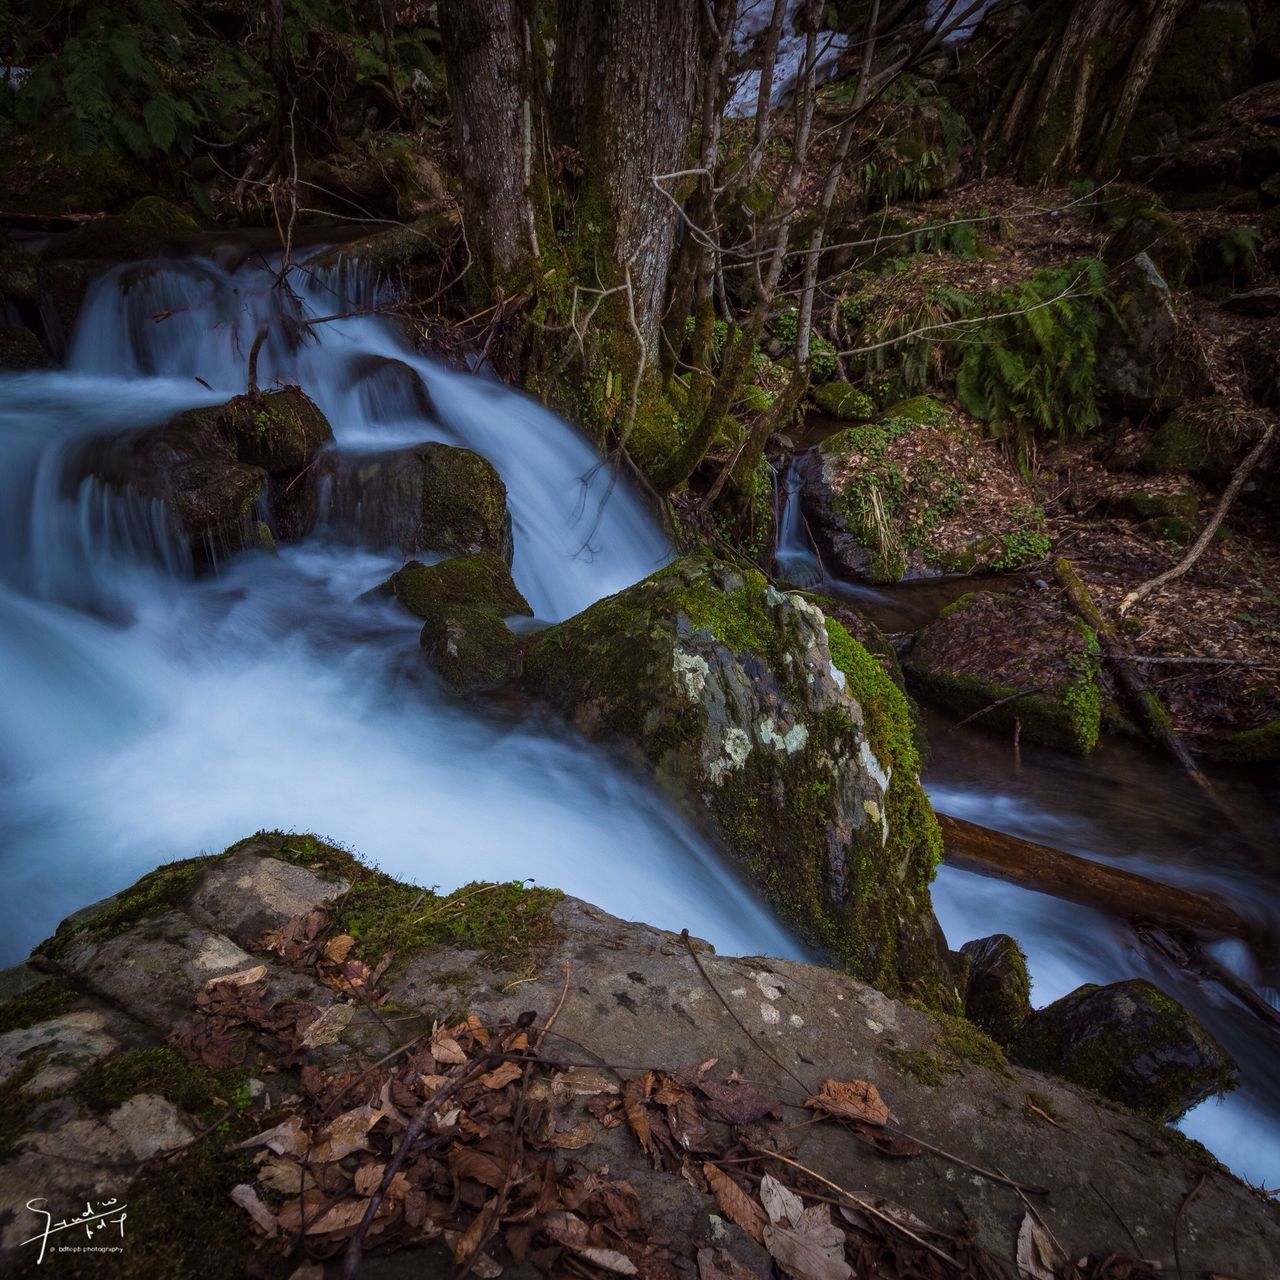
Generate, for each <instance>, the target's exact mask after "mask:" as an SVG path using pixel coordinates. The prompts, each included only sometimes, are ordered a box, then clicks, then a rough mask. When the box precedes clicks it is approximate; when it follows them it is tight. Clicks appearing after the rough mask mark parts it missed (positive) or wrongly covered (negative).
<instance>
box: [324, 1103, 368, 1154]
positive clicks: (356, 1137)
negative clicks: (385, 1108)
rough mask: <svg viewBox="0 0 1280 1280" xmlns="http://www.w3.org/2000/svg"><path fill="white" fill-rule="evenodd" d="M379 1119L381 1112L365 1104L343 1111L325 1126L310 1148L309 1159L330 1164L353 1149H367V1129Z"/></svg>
mask: <svg viewBox="0 0 1280 1280" xmlns="http://www.w3.org/2000/svg"><path fill="white" fill-rule="evenodd" d="M381 1119H382V1112H381V1111H380V1110H379V1109H378V1108H377V1107H374V1106H370V1105H367V1104H366V1105H365V1106H363V1107H356V1108H354V1110H351V1111H344V1112H343V1113H342V1115H340V1116H338V1117H336V1118H335V1119H334V1120H331V1121H330V1122H329V1124H328V1125H327V1126H326V1127H325V1129H324V1130H323V1132H322V1135H321V1137H320V1140H319V1141H318V1142H317V1143H316V1145H315V1146H314V1147H313V1148H312V1149H311V1159H312V1160H313V1161H314V1162H315V1163H316V1164H331V1163H332V1162H333V1161H334V1160H341V1159H342V1157H343V1156H349V1155H350V1154H351V1153H352V1152H353V1151H366V1150H368V1146H369V1142H368V1136H369V1130H370V1129H372V1128H373V1126H374V1125H375V1124H377V1123H378V1121H379V1120H381Z"/></svg>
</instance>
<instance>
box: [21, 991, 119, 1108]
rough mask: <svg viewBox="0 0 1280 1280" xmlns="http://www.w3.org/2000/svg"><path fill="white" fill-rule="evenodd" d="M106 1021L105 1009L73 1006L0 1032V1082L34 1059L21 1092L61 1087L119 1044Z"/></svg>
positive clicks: (42, 1090) (30, 1092)
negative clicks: (53, 1014)
mask: <svg viewBox="0 0 1280 1280" xmlns="http://www.w3.org/2000/svg"><path fill="white" fill-rule="evenodd" d="M108 1020H109V1019H108V1015H107V1013H106V1011H105V1010H98V1009H73V1010H71V1011H70V1012H68V1013H63V1014H60V1015H59V1016H58V1017H56V1018H50V1019H48V1020H47V1021H44V1022H38V1023H36V1024H35V1025H33V1026H29V1027H19V1028H16V1029H15V1030H13V1031H8V1032H6V1033H5V1034H4V1035H0V1084H3V1083H4V1082H5V1081H8V1080H9V1079H11V1078H12V1077H13V1076H14V1075H15V1074H16V1073H17V1072H19V1071H20V1070H21V1069H22V1066H23V1063H24V1060H25V1061H31V1060H32V1059H33V1058H37V1059H38V1063H39V1066H38V1069H37V1070H36V1072H35V1074H34V1075H30V1076H29V1077H28V1078H26V1079H24V1080H23V1082H22V1084H21V1090H22V1092H24V1093H27V1094H33V1095H34V1094H39V1093H44V1092H45V1091H47V1090H50V1089H65V1088H66V1087H67V1086H68V1085H69V1084H71V1083H72V1081H74V1080H75V1079H76V1077H77V1076H78V1075H79V1074H80V1072H81V1071H82V1070H83V1069H84V1068H85V1067H86V1066H88V1065H90V1064H91V1063H94V1062H97V1061H98V1060H99V1059H100V1058H104V1057H106V1055H107V1054H109V1053H110V1052H112V1050H114V1049H116V1048H117V1047H118V1046H119V1043H120V1042H119V1040H117V1039H116V1037H115V1036H114V1035H112V1034H111V1031H110V1030H109V1028H108Z"/></svg>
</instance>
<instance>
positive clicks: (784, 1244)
mask: <svg viewBox="0 0 1280 1280" xmlns="http://www.w3.org/2000/svg"><path fill="white" fill-rule="evenodd" d="M760 1199H761V1200H762V1201H764V1207H765V1212H766V1213H767V1214H768V1215H769V1225H768V1226H766V1227H765V1229H764V1247H765V1248H766V1249H768V1250H769V1253H770V1256H771V1257H772V1258H773V1260H774V1261H775V1262H776V1263H777V1264H778V1266H780V1267H781V1268H782V1269H783V1271H785V1272H786V1273H787V1275H789V1276H791V1277H792V1278H793V1280H853V1269H852V1268H851V1267H850V1266H849V1264H848V1263H847V1262H846V1261H845V1258H844V1242H845V1234H844V1232H843V1231H842V1230H841V1229H840V1228H839V1227H837V1226H836V1225H835V1223H834V1222H832V1221H831V1213H830V1211H829V1210H828V1208H827V1206H826V1205H824V1204H815V1205H810V1207H809V1208H808V1209H806V1208H805V1207H804V1201H802V1200H801V1199H800V1197H799V1196H798V1195H796V1193H795V1192H794V1191H792V1190H791V1188H790V1187H784V1186H783V1185H782V1183H781V1182H779V1181H778V1180H777V1178H775V1177H774V1176H773V1175H772V1174H771V1173H766V1174H765V1175H764V1178H763V1180H762V1181H761V1183H760Z"/></svg>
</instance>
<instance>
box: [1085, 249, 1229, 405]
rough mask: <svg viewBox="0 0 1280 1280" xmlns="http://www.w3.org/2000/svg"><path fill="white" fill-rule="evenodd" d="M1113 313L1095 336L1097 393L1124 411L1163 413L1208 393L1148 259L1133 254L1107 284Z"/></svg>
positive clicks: (1200, 364) (1199, 363)
mask: <svg viewBox="0 0 1280 1280" xmlns="http://www.w3.org/2000/svg"><path fill="white" fill-rule="evenodd" d="M1112 296H1113V298H1114V299H1115V313H1114V315H1113V316H1112V317H1111V319H1110V320H1109V322H1108V324H1107V325H1106V326H1105V328H1104V331H1103V333H1102V334H1101V335H1100V338H1099V344H1098V350H1099V359H1098V367H1097V376H1098V385H1099V388H1100V389H1101V391H1102V392H1103V393H1104V394H1105V395H1106V396H1107V397H1108V398H1109V399H1111V400H1112V401H1113V402H1115V403H1116V404H1118V405H1120V406H1121V407H1123V408H1128V409H1133V410H1135V411H1146V410H1149V409H1168V408H1171V407H1172V406H1173V405H1175V404H1178V403H1179V402H1181V401H1183V400H1187V399H1193V398H1195V397H1197V396H1204V395H1208V394H1209V393H1210V392H1211V391H1212V390H1213V383H1212V381H1211V379H1210V377H1209V370H1208V366H1207V365H1206V364H1205V359H1204V356H1203V355H1202V354H1201V353H1200V351H1199V349H1198V348H1197V347H1196V346H1195V344H1194V343H1193V342H1192V341H1191V340H1190V337H1189V335H1188V334H1187V332H1186V330H1185V326H1184V325H1183V322H1182V319H1181V316H1180V315H1179V312H1178V310H1177V307H1176V306H1175V305H1174V299H1173V294H1172V291H1171V289H1170V287H1169V284H1168V282H1167V281H1166V280H1165V278H1164V276H1163V275H1161V273H1160V269H1159V268H1158V267H1157V266H1156V264H1155V262H1154V261H1153V259H1152V258H1151V255H1150V254H1149V253H1146V252H1142V253H1139V254H1137V256H1136V257H1134V258H1133V259H1132V260H1131V261H1130V262H1129V263H1128V264H1127V265H1125V266H1124V267H1122V268H1121V269H1120V270H1119V271H1118V272H1116V274H1115V276H1114V278H1113V279H1112Z"/></svg>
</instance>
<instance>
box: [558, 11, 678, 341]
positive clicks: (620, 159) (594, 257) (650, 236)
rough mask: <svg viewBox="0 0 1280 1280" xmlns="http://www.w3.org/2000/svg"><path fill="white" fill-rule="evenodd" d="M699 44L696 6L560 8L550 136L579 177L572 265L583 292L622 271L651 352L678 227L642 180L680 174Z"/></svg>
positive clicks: (669, 206)
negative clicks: (577, 165)
mask: <svg viewBox="0 0 1280 1280" xmlns="http://www.w3.org/2000/svg"><path fill="white" fill-rule="evenodd" d="M701 43H702V42H701V37H700V19H699V6H698V4H697V0H614V2H613V3H610V4H600V3H598V2H597V0H561V4H560V25H559V32H558V38H557V42H556V59H555V75H554V80H553V82H552V121H553V128H554V136H555V140H556V142H557V143H559V144H560V145H562V146H569V147H572V148H573V149H574V150H575V151H576V152H577V153H578V155H579V156H580V157H581V163H582V166H583V170H584V172H583V177H582V184H581V189H580V190H579V192H578V193H577V199H576V206H575V208H574V214H573V216H574V227H573V230H572V235H573V238H574V240H575V241H576V250H577V252H576V256H577V258H578V261H576V262H575V263H573V264H572V265H573V266H574V268H575V275H576V276H577V277H578V283H579V284H582V285H584V286H595V287H601V286H603V287H611V286H614V285H617V284H619V283H621V282H622V280H623V279H624V278H625V275H626V273H627V271H628V270H629V272H630V276H631V281H632V290H633V299H634V304H635V319H636V324H637V325H638V327H639V329H640V333H641V335H642V336H643V339H644V342H645V344H646V346H647V348H648V350H649V352H650V353H653V354H656V352H657V336H658V327H659V323H660V320H661V315H662V305H663V301H664V299H665V297H666V292H667V274H668V269H669V267H670V264H671V253H672V249H673V247H674V245H675V237H676V227H677V223H678V220H679V215H678V211H677V209H676V207H675V205H674V204H673V203H672V201H671V200H669V199H668V198H667V196H665V195H664V194H663V193H662V192H661V191H659V190H657V189H656V187H655V186H654V182H653V179H654V177H655V176H657V175H659V174H667V173H671V172H673V171H675V170H679V169H684V168H685V167H686V166H687V163H688V160H687V150H688V146H689V134H690V130H691V128H692V125H693V117H694V107H695V102H696V90H697V79H698V77H697V71H698V59H699V49H700V47H701Z"/></svg>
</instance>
